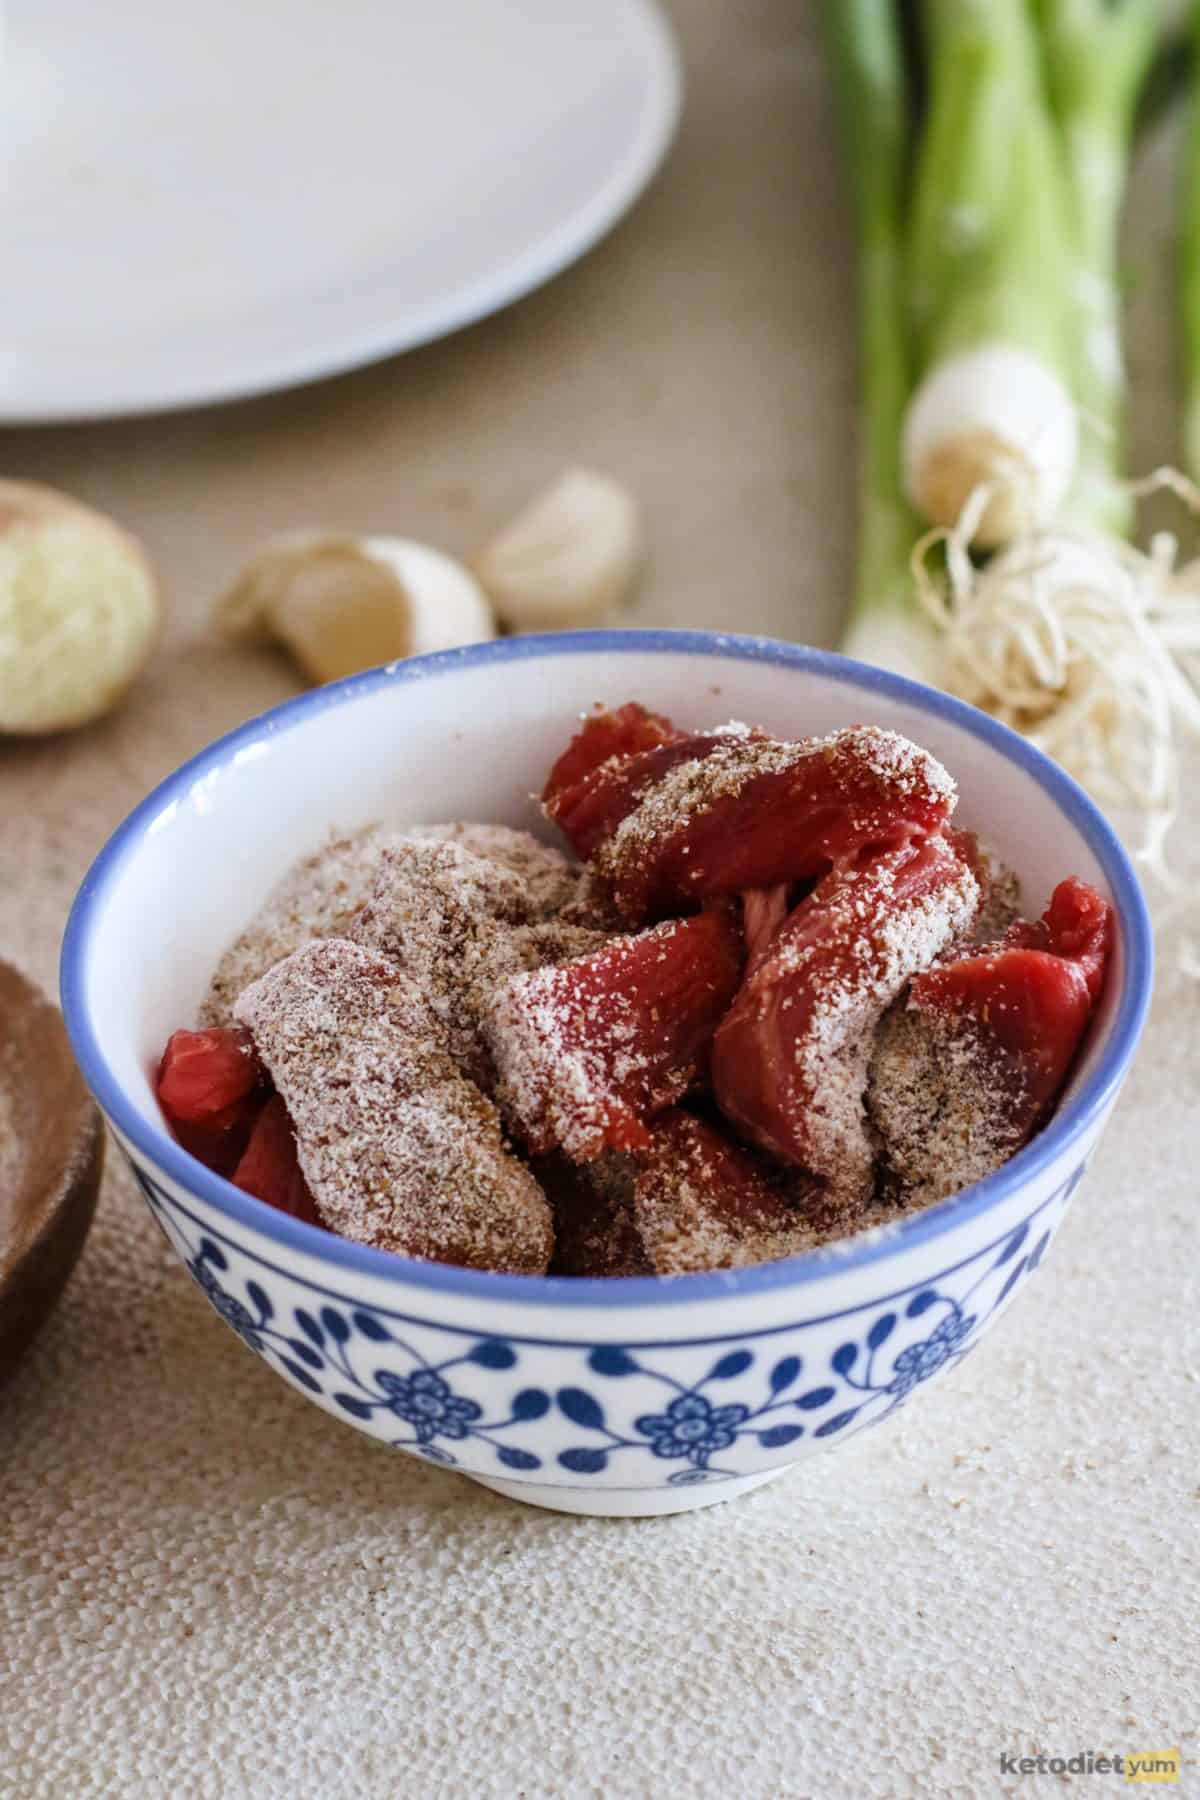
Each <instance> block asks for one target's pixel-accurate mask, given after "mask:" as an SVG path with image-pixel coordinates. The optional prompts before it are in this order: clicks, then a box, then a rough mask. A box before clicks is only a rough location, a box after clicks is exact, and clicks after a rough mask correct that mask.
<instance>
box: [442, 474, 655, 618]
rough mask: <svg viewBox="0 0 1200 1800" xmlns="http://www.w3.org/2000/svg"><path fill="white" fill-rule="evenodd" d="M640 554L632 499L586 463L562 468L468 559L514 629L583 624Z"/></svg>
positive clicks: (603, 606)
mask: <svg viewBox="0 0 1200 1800" xmlns="http://www.w3.org/2000/svg"><path fill="white" fill-rule="evenodd" d="M640 561H641V526H640V521H639V517H638V507H637V502H636V501H635V500H634V498H633V495H632V494H631V493H629V491H628V489H626V488H623V487H622V486H621V485H620V484H619V483H618V482H616V481H612V480H610V478H609V477H608V476H607V475H597V474H595V473H594V472H593V471H592V470H590V469H567V470H565V471H564V473H563V474H561V475H560V476H559V477H558V479H557V481H555V482H554V483H553V484H552V485H551V486H550V487H548V488H547V489H546V491H545V493H543V494H540V495H539V496H538V498H537V499H536V500H532V501H531V502H530V503H529V505H528V506H526V507H525V508H524V509H523V510H522V511H521V512H519V513H518V514H517V516H516V518H515V519H513V520H512V522H511V523H510V524H508V525H506V526H505V528H504V530H503V531H501V532H499V533H498V535H497V536H496V537H494V538H492V539H491V541H490V542H489V543H487V544H485V545H484V547H483V549H482V550H480V551H478V552H477V553H476V554H475V555H474V556H473V557H472V558H471V567H472V568H473V569H474V571H475V573H476V575H478V577H479V579H480V581H481V582H482V583H483V586H484V588H485V589H486V591H487V593H488V594H489V595H490V597H491V599H492V601H493V603H494V605H495V608H496V611H497V612H498V613H499V615H500V617H501V619H502V620H503V621H504V623H505V624H506V625H510V626H511V627H512V628H513V630H514V631H540V630H550V631H553V630H561V629H563V628H565V627H568V626H571V625H581V624H583V623H584V622H585V621H586V620H588V619H593V618H595V617H596V616H597V615H598V614H599V613H602V612H604V611H606V610H607V608H608V607H610V606H614V605H616V603H617V602H618V601H619V600H621V599H623V598H624V596H625V595H626V593H627V592H628V590H629V587H630V584H631V583H632V581H633V577H634V575H635V574H636V572H637V567H638V564H639V562H640Z"/></svg>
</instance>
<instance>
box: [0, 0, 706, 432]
mask: <svg viewBox="0 0 1200 1800" xmlns="http://www.w3.org/2000/svg"><path fill="white" fill-rule="evenodd" d="M18 5H19V10H18V11H17V14H16V17H14V18H13V20H12V21H11V26H10V33H9V43H8V68H7V73H6V86H7V92H6V97H5V108H4V111H5V115H6V116H5V120H4V136H5V140H6V142H5V145H4V154H5V160H6V163H7V166H8V173H7V180H6V183H5V187H6V195H5V199H4V201H3V203H2V208H0V227H2V231H3V240H2V241H3V243H4V245H5V251H4V281H3V286H4V299H3V302H2V303H0V306H2V309H3V312H4V314H5V315H6V320H5V325H4V328H3V331H2V332H0V420H3V421H5V422H7V423H17V422H29V421H36V420H47V419H83V418H96V417H101V416H106V415H111V414H114V413H127V412H149V411H154V410H158V409H162V408H167V407H173V406H183V405H188V404H192V403H195V402H199V401H207V400H220V399H229V398H233V397H234V396H238V395H245V394H251V393H257V392H261V391H263V390H266V389H270V388H277V387H284V386H288V385H290V384H291V383H294V382H300V381H307V380H311V379H313V378H314V377H316V376H319V375H327V374H330V373H333V372H335V371H336V370H339V369H347V368H351V367H353V366H354V365H356V364H358V363H363V362H369V361H370V360H371V359H372V358H374V357H379V356H385V355H388V354H390V353H391V352H393V351H396V350H404V349H407V348H409V347H411V346H412V345H414V344H420V343H424V342H426V341H427V340H428V339H430V338H434V337H438V336H440V335H442V334H443V333H445V332H448V331H453V330H454V329H455V328H456V327H458V326H460V325H465V324H467V323H468V322H469V321H470V320H472V319H478V318H480V317H482V316H483V315H484V314H485V313H489V312H492V311H494V310H495V309H496V308H497V307H500V306H504V305H506V304H507V303H508V302H509V301H511V300H514V299H516V298H517V297H518V296H519V295H521V294H524V293H526V292H528V290H529V289H531V288H533V287H536V286H537V285H538V284H539V283H540V282H543V281H545V280H547V279H548V278H549V277H550V276H551V275H554V274H556V273H557V272H558V270H560V269H561V268H563V267H564V266H565V265H566V264H567V263H569V262H571V261H572V260H573V259H574V258H575V257H577V256H579V255H581V254H582V253H583V251H585V250H586V249H588V248H589V247H590V245H592V244H593V243H594V242H595V241H596V239H597V238H598V237H600V236H601V234H602V233H603V232H604V231H606V230H607V229H608V228H609V227H610V226H611V225H612V224H613V223H614V221H615V220H616V219H617V218H618V217H619V216H620V215H621V213H622V212H623V211H624V210H625V209H626V207H628V206H629V205H630V203H631V202H632V201H633V199H634V198H635V197H636V195H637V194H638V192H639V191H640V189H641V188H642V187H643V186H644V184H645V183H646V181H647V180H648V179H649V177H650V175H651V174H652V173H653V171H654V169H655V167H656V166H657V164H658V162H659V161H660V159H661V157H662V156H663V153H664V151H665V150H666V147H667V144H668V143H669V141H670V137H671V133H672V130H673V128H674V124H675V120H676V116H677V113H678V107H679V92H680V85H679V71H678V63H677V60H676V56H675V51H674V47H673V44H672V42H671V39H670V37H669V35H668V33H667V30H666V27H665V26H664V24H663V21H662V19H661V17H660V15H659V13H658V12H657V11H656V10H655V8H654V7H653V5H652V4H651V0H252V3H251V4H247V0H205V4H204V5H203V6H200V5H192V4H184V5H180V4H174V3H172V0H167V3H166V4H164V0H113V3H112V4H110V5H108V6H106V7H104V8H103V9H102V10H101V12H97V11H96V10H95V7H94V4H93V0H40V4H39V0H18Z"/></svg>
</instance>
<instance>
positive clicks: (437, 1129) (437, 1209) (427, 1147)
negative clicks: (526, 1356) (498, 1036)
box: [236, 938, 554, 1275]
mask: <svg viewBox="0 0 1200 1800" xmlns="http://www.w3.org/2000/svg"><path fill="white" fill-rule="evenodd" d="M236 1016H237V1018H238V1019H239V1020H240V1022H241V1023H242V1024H244V1025H246V1026H248V1027H249V1029H250V1030H251V1032H252V1033H253V1034H254V1040H255V1043H256V1045H257V1047H258V1050H259V1054H260V1056H261V1057H262V1059H263V1061H264V1063H265V1064H266V1065H267V1068H268V1069H269V1070H270V1072H271V1075H272V1078H273V1079H274V1082H275V1085H276V1088H277V1089H278V1091H279V1092H280V1094H282V1096H283V1098H284V1101H285V1102H286V1104H287V1108H288V1111H289V1113H290V1115H291V1118H292V1121H293V1124H294V1125H295V1130H296V1147H297V1151H298V1154H299V1159H300V1166H301V1168H302V1169H303V1171H304V1174H305V1177H306V1179H307V1181H308V1184H309V1187H310V1188H311V1190H312V1193H313V1197H314V1199H315V1201H316V1204H317V1207H318V1209H319V1211H320V1213H321V1216H322V1218H323V1219H324V1221H325V1222H326V1224H328V1225H329V1226H330V1227H331V1228H332V1229H333V1230H334V1231H337V1232H339V1233H341V1235H342V1236H343V1237H348V1238H354V1239H356V1240H357V1241H358V1242H359V1243H364V1244H374V1245H376V1246H377V1247H378V1248H380V1249H384V1250H395V1251H399V1252H400V1253H401V1254H403V1255H405V1256H415V1257H420V1258H422V1259H424V1260H427V1261H434V1262H448V1263H457V1264H460V1265H461V1266H463V1267H466V1268H475V1269H496V1270H504V1271H507V1272H510V1273H514V1274H529V1275H534V1274H544V1273H545V1271H546V1269H547V1268H548V1267H549V1263H550V1255H551V1251H552V1249H553V1242H554V1238H553V1226H552V1220H551V1214H550V1207H549V1204H548V1202H547V1200H546V1197H545V1195H544V1194H543V1193H542V1190H541V1188H540V1187H539V1186H538V1183H537V1182H536V1180H535V1179H534V1177H533V1175H532V1174H531V1173H530V1171H529V1170H528V1169H527V1168H526V1167H525V1165H524V1164H523V1163H521V1162H519V1161H518V1160H517V1158H516V1157H515V1156H512V1155H510V1154H509V1152H508V1150H507V1149H506V1148H505V1143H504V1138H503V1134H502V1131H501V1127H500V1118H499V1114H498V1113H497V1111H496V1109H495V1107H494V1106H493V1105H492V1103H491V1101H490V1100H488V1099H487V1098H486V1096H485V1095H483V1094H482V1093H480V1091H479V1089H478V1088H477V1087H475V1086H474V1085H473V1084H472V1083H471V1082H470V1081H468V1080H466V1079H465V1078H464V1077H463V1076H462V1075H461V1074H460V1072H459V1071H458V1069H457V1068H456V1067H455V1065H454V1063H453V1062H452V1060H451V1058H450V1057H449V1055H448V1054H447V1052H446V1050H445V1049H444V1048H443V1047H442V1046H441V1045H440V1044H439V1043H438V1041H437V1034H436V1033H434V1032H431V1030H430V1026H429V1011H428V1008H427V1007H426V1005H425V1002H424V999H423V997H422V995H421V993H420V991H419V990H418V989H417V988H416V987H415V986H414V984H413V982H412V981H411V980H410V979H409V978H408V977H407V976H406V975H405V974H404V973H403V972H402V971H401V970H399V969H398V968H396V967H395V966H394V965H393V964H392V963H389V962H387V961H386V960H384V959H383V958H381V957H379V956H378V955H373V954H372V953H371V952H370V951H369V950H366V949H364V948H363V947H362V946H361V945H360V944H354V943H350V942H348V941H347V940H345V939H343V938H329V939H326V940H324V941H322V942H319V943H314V944H310V945H308V946H307V947H306V948H305V949H303V950H298V951H296V952H295V953H294V954H293V955H292V956H289V957H287V958H285V959H284V960H283V961H282V962H280V963H277V964H276V965H275V967H274V968H272V969H270V970H269V971H268V973H267V974H266V975H264V976H263V977H262V978H261V979H260V980H259V981H257V982H255V983H254V984H253V985H252V986H251V987H249V988H248V989H247V990H246V991H245V993H243V994H242V995H241V997H240V998H239V1000H238V1002H237V1006H236Z"/></svg>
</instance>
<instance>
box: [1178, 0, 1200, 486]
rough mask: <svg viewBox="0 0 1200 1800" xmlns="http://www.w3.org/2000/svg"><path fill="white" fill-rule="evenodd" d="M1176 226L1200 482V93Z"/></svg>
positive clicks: (1199, 54)
mask: <svg viewBox="0 0 1200 1800" xmlns="http://www.w3.org/2000/svg"><path fill="white" fill-rule="evenodd" d="M1191 26H1192V38H1193V44H1194V46H1195V56H1196V58H1197V60H1198V61H1200V0H1193V5H1192V9H1191ZM1181 215H1182V216H1181V218H1180V224H1179V299H1180V314H1181V321H1182V326H1183V334H1182V335H1183V353H1184V416H1183V461H1184V467H1185V468H1186V470H1187V473H1188V474H1189V475H1190V476H1191V478H1192V480H1193V481H1200V95H1195V94H1193V97H1192V102H1191V116H1190V118H1189V121H1188V130H1187V138H1186V141H1185V145H1184V162H1183V191H1182V204H1181Z"/></svg>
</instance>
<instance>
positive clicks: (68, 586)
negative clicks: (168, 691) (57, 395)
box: [0, 481, 161, 735]
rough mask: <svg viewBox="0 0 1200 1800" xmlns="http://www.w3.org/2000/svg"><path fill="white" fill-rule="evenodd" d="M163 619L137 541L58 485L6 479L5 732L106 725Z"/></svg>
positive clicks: (2, 487) (2, 537) (0, 700)
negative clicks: (99, 721) (94, 721)
mask: <svg viewBox="0 0 1200 1800" xmlns="http://www.w3.org/2000/svg"><path fill="white" fill-rule="evenodd" d="M160 616H161V606H160V602H159V592H158V582H157V580H156V578H155V575H154V571H153V569H152V568H151V566H150V563H149V561H148V559H147V557H146V553H145V551H144V550H143V549H142V547H141V545H140V544H139V543H138V541H137V539H136V538H134V537H132V536H130V534H129V533H128V532H127V531H124V530H122V528H121V527H120V526H119V525H118V524H116V522H115V521H114V520H112V519H109V518H106V517H105V515H104V514H103V513H98V512H93V510H92V508H91V507H90V506H84V505H83V504H82V502H81V501H78V500H73V499H71V498H70V496H69V495H67V494H60V493H57V492H56V491H55V490H54V489H53V488H48V487H42V486H40V485H39V484H38V483H35V482H25V481H0V732H10V733H20V734H22V735H24V734H34V733H39V732H48V731H66V730H69V729H71V728H72V727H74V726H77V725H85V724H87V723H88V722H89V721H90V720H92V719H95V718H99V716H100V715H101V714H102V713H105V712H107V711H108V710H109V709H110V707H113V706H115V705H116V703H117V701H118V700H120V699H121V697H122V696H123V695H124V693H125V691H126V689H127V688H128V687H129V686H130V684H131V683H132V682H133V680H134V678H135V677H136V676H137V675H138V674H139V673H140V672H141V670H142V668H143V667H144V665H145V663H146V661H147V659H148V657H149V655H150V652H151V650H152V649H153V647H154V641H155V638H156V637H157V635H158V628H159V620H160Z"/></svg>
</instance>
